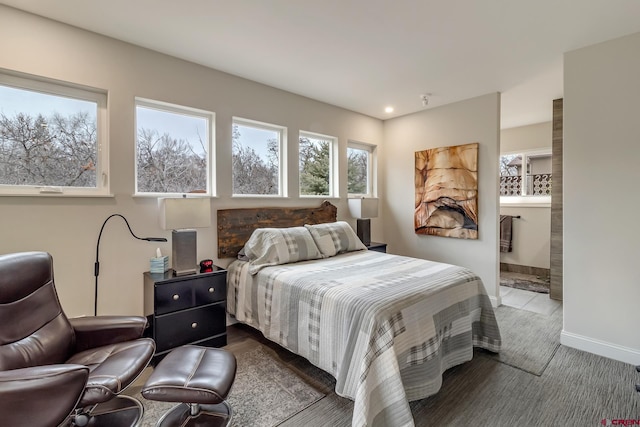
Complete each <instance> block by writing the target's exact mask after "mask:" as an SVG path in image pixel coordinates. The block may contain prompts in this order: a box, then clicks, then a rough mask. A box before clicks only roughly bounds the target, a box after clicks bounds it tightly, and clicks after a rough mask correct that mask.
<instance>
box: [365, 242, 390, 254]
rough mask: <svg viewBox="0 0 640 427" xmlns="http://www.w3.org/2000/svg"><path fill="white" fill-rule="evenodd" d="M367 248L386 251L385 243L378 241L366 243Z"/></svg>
mask: <svg viewBox="0 0 640 427" xmlns="http://www.w3.org/2000/svg"><path fill="white" fill-rule="evenodd" d="M367 249H369V250H370V251H376V252H383V253H385V254H386V253H387V244H386V243H380V242H371V243H369V244H368V245H367Z"/></svg>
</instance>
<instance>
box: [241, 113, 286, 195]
mask: <svg viewBox="0 0 640 427" xmlns="http://www.w3.org/2000/svg"><path fill="white" fill-rule="evenodd" d="M282 133H283V131H282V129H281V128H276V127H270V126H268V125H257V124H256V125H253V124H252V123H251V122H248V121H242V120H235V121H234V124H233V134H232V144H233V157H232V161H233V176H232V180H233V184H232V185H233V194H234V195H279V194H280V141H281V140H282Z"/></svg>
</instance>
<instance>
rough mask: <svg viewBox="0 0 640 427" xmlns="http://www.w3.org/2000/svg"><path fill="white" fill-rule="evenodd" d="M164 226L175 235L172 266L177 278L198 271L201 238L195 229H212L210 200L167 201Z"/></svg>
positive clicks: (162, 218) (163, 210)
mask: <svg viewBox="0 0 640 427" xmlns="http://www.w3.org/2000/svg"><path fill="white" fill-rule="evenodd" d="M159 203H160V226H161V227H162V228H163V229H164V230H172V232H171V264H172V266H173V270H174V273H175V275H176V276H184V275H187V274H195V273H196V272H197V271H198V261H197V256H198V254H197V249H198V248H197V235H196V230H194V228H200V227H210V226H211V201H210V200H209V199H208V198H202V197H197V198H196V197H193V198H187V197H186V196H185V197H180V198H177V197H176V198H163V199H159Z"/></svg>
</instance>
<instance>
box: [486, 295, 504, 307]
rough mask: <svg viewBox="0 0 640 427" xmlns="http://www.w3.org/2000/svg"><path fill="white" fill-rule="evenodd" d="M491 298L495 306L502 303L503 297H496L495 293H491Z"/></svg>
mask: <svg viewBox="0 0 640 427" xmlns="http://www.w3.org/2000/svg"><path fill="white" fill-rule="evenodd" d="M489 299H490V300H491V306H492V307H493V308H496V307H499V306H500V305H502V297H500V296H497V297H494V296H493V295H490V296H489Z"/></svg>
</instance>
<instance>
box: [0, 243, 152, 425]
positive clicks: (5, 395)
mask: <svg viewBox="0 0 640 427" xmlns="http://www.w3.org/2000/svg"><path fill="white" fill-rule="evenodd" d="M145 327H146V319H145V318H144V317H133V316H132V317H128V316H98V317H81V318H75V319H68V318H67V317H66V315H65V314H64V312H63V310H62V307H61V306H60V302H59V300H58V295H57V293H56V289H55V285H54V280H53V260H52V258H51V255H49V254H48V253H46V252H24V253H16V254H8V255H0V424H1V425H11V426H13V427H15V426H57V425H60V424H72V425H77V426H83V425H87V424H90V425H91V426H103V425H105V426H113V427H115V426H125V425H134V424H136V423H138V422H139V420H140V419H141V418H142V412H143V409H142V405H141V404H140V402H139V401H137V400H136V399H133V398H131V397H129V396H124V395H121V394H120V393H121V392H122V391H123V390H124V389H125V388H126V387H127V386H129V384H131V383H132V382H133V381H134V380H135V379H136V378H137V377H138V375H140V373H142V371H143V370H144V368H145V367H146V366H147V365H148V363H149V362H150V361H151V358H152V357H153V354H154V351H155V344H154V342H153V340H151V339H148V338H141V337H142V333H143V331H144V328H145Z"/></svg>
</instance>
